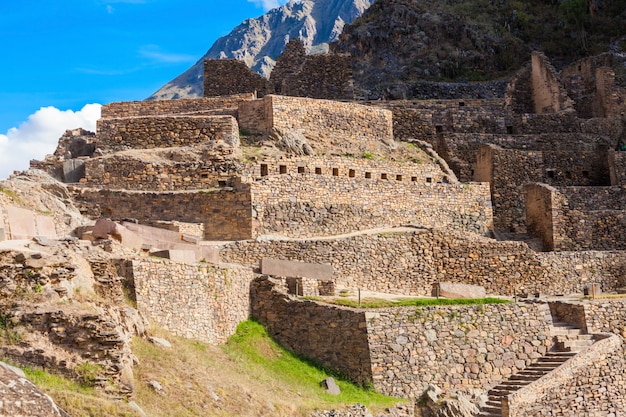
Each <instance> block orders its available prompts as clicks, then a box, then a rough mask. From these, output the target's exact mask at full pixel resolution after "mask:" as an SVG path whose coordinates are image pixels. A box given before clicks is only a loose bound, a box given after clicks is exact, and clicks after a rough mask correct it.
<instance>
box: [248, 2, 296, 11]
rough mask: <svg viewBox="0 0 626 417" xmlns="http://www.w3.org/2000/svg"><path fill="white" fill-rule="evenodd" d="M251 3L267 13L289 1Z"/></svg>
mask: <svg viewBox="0 0 626 417" xmlns="http://www.w3.org/2000/svg"><path fill="white" fill-rule="evenodd" d="M248 2H250V3H254V5H255V6H257V7H262V8H263V10H265V11H266V12H267V11H268V10H271V9H275V8H277V7H279V6H282V5H283V4H285V3H287V0H248Z"/></svg>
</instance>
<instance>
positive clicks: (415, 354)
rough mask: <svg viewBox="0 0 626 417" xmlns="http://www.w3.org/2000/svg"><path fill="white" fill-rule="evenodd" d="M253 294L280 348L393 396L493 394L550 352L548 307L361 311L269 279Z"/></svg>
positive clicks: (255, 310)
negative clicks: (288, 290)
mask: <svg viewBox="0 0 626 417" xmlns="http://www.w3.org/2000/svg"><path fill="white" fill-rule="evenodd" d="M252 287H253V288H252V291H251V294H252V316H253V317H254V318H255V319H256V320H258V321H259V322H260V323H262V324H263V325H264V326H266V327H267V329H268V331H269V333H270V334H271V335H272V336H273V337H274V338H276V339H277V341H278V342H279V343H281V344H282V345H284V346H286V347H288V348H289V349H290V350H292V351H294V352H296V353H297V354H299V355H303V356H305V357H307V358H310V359H312V360H315V361H317V362H320V363H321V364H322V365H325V366H328V367H331V368H334V369H336V370H339V371H340V372H342V373H344V374H346V375H348V376H349V377H350V378H351V379H352V380H354V381H355V382H357V383H361V384H363V383H372V384H373V386H374V388H375V389H376V390H377V391H379V392H382V393H385V394H387V395H392V396H398V397H411V398H418V397H419V396H420V395H421V394H422V393H423V391H424V389H425V388H426V386H427V385H429V384H434V385H437V386H439V387H442V388H444V389H454V388H458V389H467V388H470V387H472V388H480V389H488V388H490V387H491V386H493V385H495V384H496V383H498V382H499V381H501V380H503V379H506V378H507V377H508V376H509V375H511V374H513V373H515V372H517V371H518V370H521V369H523V368H525V367H527V366H528V365H530V363H532V362H533V361H535V360H536V359H537V358H539V357H540V356H542V355H543V354H544V353H545V352H547V350H548V349H549V348H550V346H551V344H552V342H551V337H550V336H551V335H550V327H549V326H550V324H551V320H550V314H549V309H548V307H547V306H546V305H545V304H524V303H519V304H508V305H482V306H447V307H421V308H414V307H413V308H412V307H406V308H395V309H376V310H357V309H350V308H343V307H337V306H328V305H323V304H319V303H316V302H312V301H304V300H299V299H296V298H293V297H289V296H287V295H286V294H285V289H284V288H281V286H280V285H279V284H278V283H277V282H275V281H274V282H273V281H271V280H269V279H267V278H260V279H257V280H255V281H254V283H253V285H252Z"/></svg>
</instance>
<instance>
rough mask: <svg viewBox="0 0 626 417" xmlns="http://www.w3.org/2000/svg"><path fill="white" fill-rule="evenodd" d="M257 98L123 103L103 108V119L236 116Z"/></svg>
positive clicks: (235, 97)
mask: <svg viewBox="0 0 626 417" xmlns="http://www.w3.org/2000/svg"><path fill="white" fill-rule="evenodd" d="M255 98H256V97H255V96H254V94H253V93H252V92H249V93H244V94H235V95H230V96H221V97H204V98H187V99H177V100H142V101H121V102H116V103H109V104H105V105H104V106H102V113H101V117H102V118H103V119H110V118H120V117H141V116H164V115H182V114H187V115H192V114H194V115H199V114H219V111H223V112H225V114H229V115H233V116H235V115H236V114H237V109H238V108H239V105H240V103H241V102H243V101H249V100H254V99H255ZM216 112H217V113H216Z"/></svg>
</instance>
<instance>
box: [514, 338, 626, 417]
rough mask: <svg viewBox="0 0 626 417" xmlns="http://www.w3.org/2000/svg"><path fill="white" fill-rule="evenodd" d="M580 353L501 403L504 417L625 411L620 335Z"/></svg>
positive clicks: (625, 384) (624, 369)
mask: <svg viewBox="0 0 626 417" xmlns="http://www.w3.org/2000/svg"><path fill="white" fill-rule="evenodd" d="M604 337H606V338H605V339H603V340H600V341H598V342H596V343H595V344H594V345H593V346H591V347H589V348H587V349H586V350H585V351H583V352H581V353H579V354H578V355H576V356H575V357H574V358H571V359H570V360H568V361H567V362H566V363H565V364H563V365H561V366H560V367H559V368H557V369H555V370H554V371H552V372H551V373H549V374H548V375H546V376H544V377H543V378H541V379H539V380H538V381H535V382H534V383H532V384H530V385H527V386H526V387H523V388H522V389H520V390H519V391H516V392H515V393H513V394H512V395H509V396H508V398H506V399H505V401H504V402H503V415H507V416H509V417H539V416H563V417H564V416H619V415H621V414H622V412H623V411H624V410H625V409H626V400H625V397H624V389H626V378H625V377H624V373H625V372H626V360H625V357H626V349H625V348H624V345H623V341H622V339H621V338H620V337H619V336H615V335H613V336H609V335H606V336H604Z"/></svg>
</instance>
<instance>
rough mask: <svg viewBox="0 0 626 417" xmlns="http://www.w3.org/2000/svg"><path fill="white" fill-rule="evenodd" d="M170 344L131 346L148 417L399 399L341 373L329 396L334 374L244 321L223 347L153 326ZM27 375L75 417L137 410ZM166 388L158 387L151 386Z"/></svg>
mask: <svg viewBox="0 0 626 417" xmlns="http://www.w3.org/2000/svg"><path fill="white" fill-rule="evenodd" d="M153 333H154V335H156V336H160V337H164V338H166V339H168V340H169V341H170V342H171V343H172V348H171V349H165V348H162V347H158V346H156V345H153V344H151V343H150V342H148V341H146V340H144V339H140V338H137V339H135V340H134V341H133V352H134V353H135V355H137V357H138V359H139V362H140V363H139V365H137V366H135V398H134V400H135V401H136V402H137V403H138V404H139V406H140V407H141V408H142V409H143V410H144V411H145V412H146V414H147V415H148V416H150V417H166V416H176V417H185V416H273V417H275V416H306V415H308V414H310V412H311V411H313V410H315V409H333V408H339V407H341V406H343V405H344V404H346V405H347V404H354V403H357V402H358V403H361V404H365V405H366V406H368V408H370V410H373V411H376V410H381V409H384V408H386V407H389V406H390V405H394V404H396V403H398V401H399V400H398V399H396V398H390V397H385V396H382V395H379V394H376V393H374V392H372V391H369V390H365V389H362V388H359V387H356V386H354V385H352V384H350V383H348V382H345V381H343V380H341V379H339V378H337V377H335V379H336V380H337V382H338V384H339V386H340V388H341V391H342V393H341V395H339V396H337V397H335V396H331V395H329V394H327V393H326V392H325V391H324V390H323V389H322V388H321V387H320V385H319V383H320V381H322V380H323V379H325V378H326V377H328V376H329V374H328V373H326V372H324V371H323V370H321V369H319V368H317V367H314V366H312V365H310V364H308V363H306V362H304V361H302V360H300V359H298V358H296V357H295V356H293V355H292V354H290V353H289V352H287V351H285V350H284V349H282V348H281V347H279V346H278V345H276V344H275V343H274V342H273V341H272V340H271V339H270V338H269V337H268V336H267V334H266V333H265V330H264V329H263V327H262V326H260V325H259V324H256V323H254V322H245V323H242V324H241V325H240V326H239V329H238V332H237V334H236V335H235V336H233V337H232V338H231V340H230V341H229V342H228V343H227V344H226V345H224V346H220V347H215V346H209V345H205V344H202V343H199V342H196V341H193V340H187V339H184V338H179V337H175V336H172V335H170V334H169V333H166V332H165V331H162V330H158V329H157V330H155V331H154V332H153ZM27 374H28V376H29V377H30V378H31V379H32V380H33V382H35V384H36V385H37V386H39V387H40V388H41V389H42V390H44V391H45V392H47V393H48V394H49V395H50V396H51V397H52V398H53V399H54V400H55V401H56V402H57V404H58V405H59V406H60V407H62V408H63V409H65V410H66V411H68V412H69V414H70V415H71V416H72V417H80V416H93V417H96V416H102V417H104V416H112V417H118V416H119V417H122V416H124V417H126V416H131V415H136V414H134V412H133V411H132V410H131V408H130V406H129V405H128V404H126V403H123V402H115V401H111V400H107V399H104V398H102V397H100V396H98V395H97V393H95V392H94V391H93V390H92V389H88V388H84V387H81V386H79V385H77V384H75V383H72V382H69V381H67V380H65V379H63V378H60V377H56V376H52V375H50V374H47V373H45V372H43V371H35V370H27ZM149 381H156V382H158V383H159V384H160V385H161V386H162V391H161V392H156V391H155V390H154V389H153V388H151V387H150V386H149V385H148V382H149Z"/></svg>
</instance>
